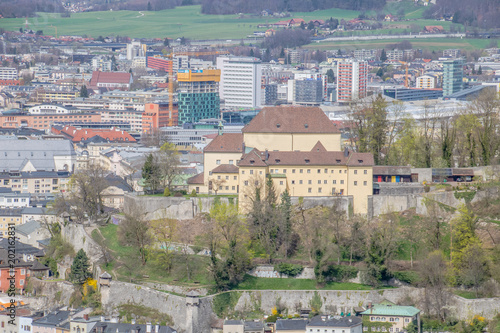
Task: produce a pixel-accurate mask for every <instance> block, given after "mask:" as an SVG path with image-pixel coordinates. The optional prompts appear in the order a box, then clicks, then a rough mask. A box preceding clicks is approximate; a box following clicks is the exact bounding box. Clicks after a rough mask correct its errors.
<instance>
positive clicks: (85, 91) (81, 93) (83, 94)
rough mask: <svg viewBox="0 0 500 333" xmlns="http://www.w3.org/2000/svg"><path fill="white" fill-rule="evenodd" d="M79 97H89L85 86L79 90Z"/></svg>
mask: <svg viewBox="0 0 500 333" xmlns="http://www.w3.org/2000/svg"><path fill="white" fill-rule="evenodd" d="M80 97H89V92H88V90H87V86H86V85H83V86H82V87H81V88H80Z"/></svg>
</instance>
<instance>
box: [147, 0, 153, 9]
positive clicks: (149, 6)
mask: <svg viewBox="0 0 500 333" xmlns="http://www.w3.org/2000/svg"><path fill="white" fill-rule="evenodd" d="M152 10H153V7H152V6H151V2H149V1H148V11H152Z"/></svg>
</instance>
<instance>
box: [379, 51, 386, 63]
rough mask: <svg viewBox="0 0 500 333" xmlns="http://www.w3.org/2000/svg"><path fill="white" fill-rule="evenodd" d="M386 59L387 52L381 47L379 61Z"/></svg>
mask: <svg viewBox="0 0 500 333" xmlns="http://www.w3.org/2000/svg"><path fill="white" fill-rule="evenodd" d="M386 60H387V53H385V49H382V52H381V53H380V61H382V62H385V61H386Z"/></svg>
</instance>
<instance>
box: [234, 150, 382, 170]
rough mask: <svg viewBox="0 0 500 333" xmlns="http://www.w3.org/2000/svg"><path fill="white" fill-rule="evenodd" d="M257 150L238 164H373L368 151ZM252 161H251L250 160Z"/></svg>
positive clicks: (245, 156)
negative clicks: (347, 152) (346, 152)
mask: <svg viewBox="0 0 500 333" xmlns="http://www.w3.org/2000/svg"><path fill="white" fill-rule="evenodd" d="M267 154H268V156H267V160H266V152H262V151H259V150H257V149H254V150H252V151H251V152H250V153H248V154H246V155H244V156H243V158H242V159H241V161H240V163H239V164H238V165H239V166H256V167H258V166H266V165H269V166H271V165H304V166H306V165H310V166H319V165H321V166H335V165H339V166H340V165H348V166H372V165H374V160H373V155H372V154H370V153H354V152H351V151H350V152H349V154H348V155H347V156H345V154H344V152H341V151H314V150H313V151H309V152H302V151H270V152H268V153H267ZM252 161H253V162H252Z"/></svg>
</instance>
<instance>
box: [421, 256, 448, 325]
mask: <svg viewBox="0 0 500 333" xmlns="http://www.w3.org/2000/svg"><path fill="white" fill-rule="evenodd" d="M447 269H448V268H447V265H446V262H445V260H444V257H443V254H442V252H441V251H433V252H431V253H430V254H429V255H428V257H427V258H426V259H425V260H422V262H421V263H420V265H419V273H420V277H421V281H420V284H421V285H422V287H424V288H425V300H424V307H425V312H426V313H435V314H437V316H438V317H439V319H441V320H444V319H445V305H446V304H447V300H448V292H447V290H446V282H447Z"/></svg>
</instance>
